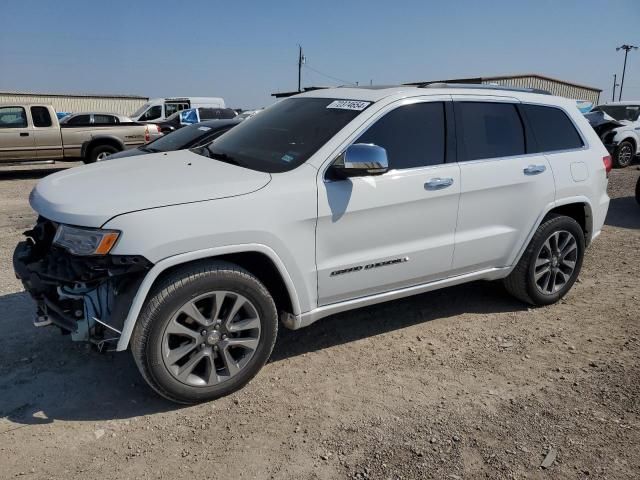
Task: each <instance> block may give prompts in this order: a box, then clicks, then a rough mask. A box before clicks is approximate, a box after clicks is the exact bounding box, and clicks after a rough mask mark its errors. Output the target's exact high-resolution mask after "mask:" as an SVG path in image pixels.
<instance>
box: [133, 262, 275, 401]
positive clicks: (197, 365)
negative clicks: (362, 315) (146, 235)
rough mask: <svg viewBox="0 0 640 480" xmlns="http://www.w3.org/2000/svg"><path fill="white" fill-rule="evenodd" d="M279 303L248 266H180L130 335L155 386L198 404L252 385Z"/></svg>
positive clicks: (166, 394) (172, 397) (272, 337)
mask: <svg viewBox="0 0 640 480" xmlns="http://www.w3.org/2000/svg"><path fill="white" fill-rule="evenodd" d="M277 331H278V316H277V312H276V306H275V304H274V302H273V299H272V298H271V295H269V292H268V291H267V289H266V288H265V287H264V285H262V283H260V281H259V280H258V279H257V278H256V277H254V276H253V275H252V274H251V273H249V272H247V271H246V270H244V269H242V268H240V267H238V266H236V265H234V264H231V263H228V262H223V261H211V262H206V263H198V264H193V265H189V266H185V267H184V268H180V269H178V270H176V271H175V272H173V273H172V274H171V275H169V276H168V277H167V278H165V279H164V280H163V281H162V282H161V283H160V284H159V285H158V286H157V288H154V290H153V291H152V292H151V293H150V295H149V298H148V299H147V301H146V303H145V305H144V307H143V309H142V312H141V313H140V316H139V317H138V321H137V323H136V326H135V329H134V332H133V335H132V338H131V349H132V352H133V358H134V359H135V362H136V364H137V366H138V369H139V370H140V373H142V376H143V377H144V379H145V380H146V381H147V383H149V385H150V386H151V387H152V388H153V389H154V390H155V391H156V392H158V393H159V394H160V395H162V396H163V397H165V398H167V399H169V400H171V401H173V402H177V403H185V404H191V403H198V402H203V401H207V400H213V399H215V398H218V397H222V396H224V395H228V394H230V393H232V392H235V391H236V390H238V389H240V388H242V387H243V386H244V385H246V384H247V383H248V382H249V381H250V380H251V379H252V378H253V377H254V376H255V375H256V374H257V373H258V371H259V370H260V369H261V368H262V366H263V365H264V364H265V363H266V361H267V360H268V359H269V356H270V355H271V351H272V350H273V345H274V343H275V341H276V336H277Z"/></svg>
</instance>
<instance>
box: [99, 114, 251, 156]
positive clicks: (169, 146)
mask: <svg viewBox="0 0 640 480" xmlns="http://www.w3.org/2000/svg"><path fill="white" fill-rule="evenodd" d="M241 122H242V120H236V119H235V118H234V119H231V120H208V121H206V122H201V123H198V124H194V125H188V126H186V127H184V128H181V129H179V130H177V131H175V132H171V133H168V134H167V135H164V136H163V137H161V138H159V139H157V140H155V141H154V142H152V143H148V144H146V145H142V146H141V147H139V148H132V149H130V150H125V151H122V152H119V153H116V154H113V155H110V156H108V157H106V158H105V159H104V160H111V159H114V158H124V157H133V156H137V155H145V154H148V153H159V152H171V151H174V150H184V149H186V148H195V147H199V146H202V145H205V144H207V143H209V142H211V141H213V140H214V139H216V138H218V137H219V136H220V135H222V134H223V133H225V132H226V131H228V130H230V129H232V128H233V127H235V126H236V125H238V124H239V123H241Z"/></svg>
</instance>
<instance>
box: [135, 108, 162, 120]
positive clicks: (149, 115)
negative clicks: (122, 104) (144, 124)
mask: <svg viewBox="0 0 640 480" xmlns="http://www.w3.org/2000/svg"><path fill="white" fill-rule="evenodd" d="M161 116H162V105H154V106H153V107H151V108H150V109H149V110H147V111H146V112H144V114H143V115H142V116H141V117H140V120H142V121H148V120H155V119H157V118H160V117H161Z"/></svg>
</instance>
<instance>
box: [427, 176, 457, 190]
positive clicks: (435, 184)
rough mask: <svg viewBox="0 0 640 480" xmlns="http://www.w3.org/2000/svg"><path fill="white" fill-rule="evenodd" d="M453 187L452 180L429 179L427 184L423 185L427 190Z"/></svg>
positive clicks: (448, 178)
mask: <svg viewBox="0 0 640 480" xmlns="http://www.w3.org/2000/svg"><path fill="white" fill-rule="evenodd" d="M451 185H453V178H450V177H447V178H441V177H436V178H431V179H429V181H428V182H427V183H425V184H424V188H426V189H427V190H442V189H443V188H447V187H450V186H451Z"/></svg>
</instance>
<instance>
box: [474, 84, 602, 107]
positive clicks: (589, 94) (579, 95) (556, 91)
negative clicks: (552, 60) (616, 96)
mask: <svg viewBox="0 0 640 480" xmlns="http://www.w3.org/2000/svg"><path fill="white" fill-rule="evenodd" d="M482 83H486V84H489V85H491V84H493V85H504V86H508V87H518V88H540V89H542V90H547V91H549V92H551V93H552V94H553V95H558V96H560V97H566V98H573V99H575V100H588V101H589V102H593V104H594V105H597V104H598V100H599V96H600V92H598V91H596V90H591V89H589V88H581V87H578V86H574V85H569V84H567V83H563V82H554V81H552V80H547V79H543V78H538V77H513V78H491V79H483V80H482Z"/></svg>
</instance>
